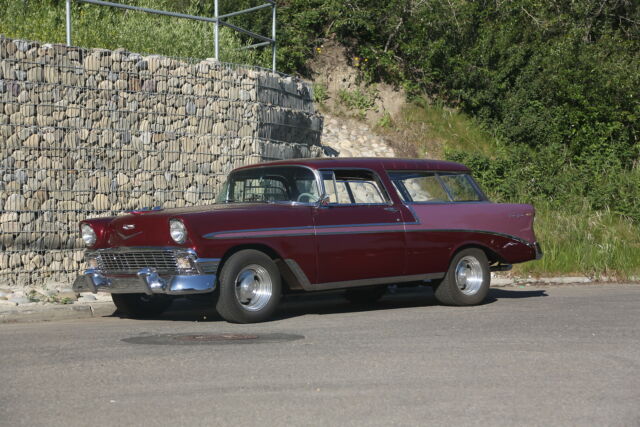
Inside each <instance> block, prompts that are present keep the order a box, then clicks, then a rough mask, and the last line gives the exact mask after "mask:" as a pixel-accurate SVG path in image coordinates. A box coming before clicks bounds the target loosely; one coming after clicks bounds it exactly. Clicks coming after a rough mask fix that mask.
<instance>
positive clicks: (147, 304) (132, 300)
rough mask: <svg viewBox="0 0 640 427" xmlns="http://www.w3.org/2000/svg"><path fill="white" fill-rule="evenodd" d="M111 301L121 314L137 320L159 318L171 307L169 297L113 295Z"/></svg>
mask: <svg viewBox="0 0 640 427" xmlns="http://www.w3.org/2000/svg"><path fill="white" fill-rule="evenodd" d="M111 299H113V303H114V304H115V306H116V308H117V309H118V312H119V313H121V314H123V315H125V316H128V317H133V318H137V319H143V318H147V317H155V316H159V315H160V314H162V313H163V312H164V311H165V310H166V309H167V308H169V306H170V305H171V297H169V296H167V295H147V294H111Z"/></svg>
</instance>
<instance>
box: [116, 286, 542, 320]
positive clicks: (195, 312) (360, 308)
mask: <svg viewBox="0 0 640 427" xmlns="http://www.w3.org/2000/svg"><path fill="white" fill-rule="evenodd" d="M546 296H548V295H547V293H546V291H545V290H540V289H534V290H520V289H506V288H499V289H496V288H492V289H490V290H489V295H488V296H487V299H486V300H485V301H484V302H483V305H485V304H492V303H495V302H496V301H499V300H501V299H520V298H537V297H546ZM438 305H439V304H438V302H437V301H436V299H435V298H434V296H433V291H432V290H431V287H429V286H420V287H416V288H397V289H394V288H390V289H389V291H388V292H387V293H386V294H385V295H384V296H383V297H382V299H380V300H379V301H377V302H375V303H370V304H352V303H350V302H349V301H347V300H346V299H345V298H344V296H343V294H342V292H332V293H321V294H293V295H285V296H284V297H283V298H282V301H281V303H280V307H279V308H278V311H277V312H276V313H275V315H274V317H273V320H284V319H289V318H294V317H300V316H305V315H331V314H342V313H358V312H368V311H383V310H398V309H405V308H412V307H429V306H438ZM114 316H115V317H118V314H117V313H115V314H114ZM153 319H156V320H175V321H197V322H217V321H222V320H223V319H222V318H221V317H220V316H219V315H218V313H217V312H216V311H215V309H214V308H213V307H212V306H211V301H208V300H206V299H203V300H197V299H196V300H189V299H186V298H181V299H178V300H176V301H174V303H173V304H172V306H171V307H170V308H169V310H167V312H165V313H164V314H163V315H161V316H158V317H156V318H153ZM153 319H151V320H153Z"/></svg>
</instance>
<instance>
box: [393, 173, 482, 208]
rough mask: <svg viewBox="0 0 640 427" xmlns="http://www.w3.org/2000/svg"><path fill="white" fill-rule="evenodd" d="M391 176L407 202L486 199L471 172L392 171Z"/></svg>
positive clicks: (474, 200)
mask: <svg viewBox="0 0 640 427" xmlns="http://www.w3.org/2000/svg"><path fill="white" fill-rule="evenodd" d="M389 176H390V177H391V181H392V182H393V185H394V186H395V188H396V190H398V193H399V194H400V196H401V197H402V200H404V201H405V202H417V203H425V202H432V203H438V202H440V203H442V202H476V201H481V200H484V196H483V195H482V193H481V192H480V191H479V190H478V187H477V185H476V184H475V183H474V181H473V179H472V178H471V176H470V175H469V174H465V173H440V172H422V171H418V172H405V171H390V172H389Z"/></svg>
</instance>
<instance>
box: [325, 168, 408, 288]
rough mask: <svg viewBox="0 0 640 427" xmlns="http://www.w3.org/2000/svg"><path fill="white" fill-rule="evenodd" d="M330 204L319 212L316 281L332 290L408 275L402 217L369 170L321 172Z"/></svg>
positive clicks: (377, 179) (378, 180) (379, 182)
mask: <svg viewBox="0 0 640 427" xmlns="http://www.w3.org/2000/svg"><path fill="white" fill-rule="evenodd" d="M321 174H322V178H323V183H324V186H325V194H327V195H328V196H329V203H328V204H324V205H322V206H320V207H319V208H317V209H316V211H315V214H314V224H315V229H316V242H317V247H318V274H317V282H316V283H319V284H325V285H326V287H327V288H330V287H332V285H333V286H335V287H338V286H337V284H336V282H350V283H344V284H343V285H344V286H350V285H351V286H355V285H358V284H366V283H361V282H358V281H366V280H367V279H373V278H382V277H393V276H401V275H403V274H404V266H405V264H404V251H405V240H404V239H405V237H404V227H403V224H402V217H401V214H400V211H399V209H398V207H397V206H395V205H394V204H393V203H392V202H391V201H390V198H389V196H388V194H387V192H386V190H385V189H384V186H383V185H382V183H381V181H380V179H379V177H378V176H377V174H376V173H375V172H373V171H370V170H360V169H350V170H342V169H335V170H323V171H321Z"/></svg>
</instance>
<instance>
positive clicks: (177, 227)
mask: <svg viewBox="0 0 640 427" xmlns="http://www.w3.org/2000/svg"><path fill="white" fill-rule="evenodd" d="M169 233H170V234H171V238H172V239H173V241H174V242H176V243H178V244H182V243H184V242H186V241H187V229H186V228H185V226H184V224H183V223H182V221H180V220H179V219H172V220H171V221H169Z"/></svg>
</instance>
